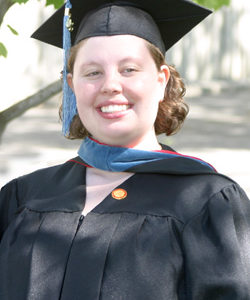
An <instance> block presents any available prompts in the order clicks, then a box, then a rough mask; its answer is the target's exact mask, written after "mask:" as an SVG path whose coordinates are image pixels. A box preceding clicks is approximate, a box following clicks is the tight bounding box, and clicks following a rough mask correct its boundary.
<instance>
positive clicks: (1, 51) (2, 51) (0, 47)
mask: <svg viewBox="0 0 250 300" xmlns="http://www.w3.org/2000/svg"><path fill="white" fill-rule="evenodd" d="M7 55H8V51H7V49H6V47H5V46H4V44H3V43H1V42H0V56H3V57H7Z"/></svg>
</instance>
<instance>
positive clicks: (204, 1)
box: [194, 0, 231, 10]
mask: <svg viewBox="0 0 250 300" xmlns="http://www.w3.org/2000/svg"><path fill="white" fill-rule="evenodd" d="M194 1H195V2H196V3H198V4H200V5H202V6H206V7H208V8H211V9H215V10H217V9H219V8H221V7H222V6H224V5H230V3H231V0H194Z"/></svg>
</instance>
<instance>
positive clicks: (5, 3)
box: [0, 0, 14, 26]
mask: <svg viewBox="0 0 250 300" xmlns="http://www.w3.org/2000/svg"><path fill="white" fill-rule="evenodd" d="M13 4H14V2H12V1H11V0H0V7H1V9H0V26H1V24H2V22H3V18H4V16H5V14H6V12H7V11H8V9H9V8H10V7H11V6H12V5H13Z"/></svg>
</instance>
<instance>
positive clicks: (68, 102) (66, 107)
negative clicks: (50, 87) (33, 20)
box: [62, 0, 77, 136]
mask: <svg viewBox="0 0 250 300" xmlns="http://www.w3.org/2000/svg"><path fill="white" fill-rule="evenodd" d="M71 8H72V5H71V3H70V0H67V1H66V3H65V15H64V19H63V50H64V58H63V60H64V67H63V109H62V120H63V126H62V132H63V134H64V135H65V136H68V135H69V130H70V124H71V122H72V119H73V117H74V116H75V115H76V114H77V107H76V97H75V94H74V93H73V91H72V89H71V88H70V86H69V85H68V82H67V62H68V58H69V52H70V48H71V34H70V32H71V31H72V30H73V23H72V20H71V15H70V9H71Z"/></svg>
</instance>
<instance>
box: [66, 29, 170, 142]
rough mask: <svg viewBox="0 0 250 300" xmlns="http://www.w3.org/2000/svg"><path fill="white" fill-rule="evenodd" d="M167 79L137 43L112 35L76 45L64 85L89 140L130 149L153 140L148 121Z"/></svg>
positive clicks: (152, 117) (151, 121)
mask: <svg viewBox="0 0 250 300" xmlns="http://www.w3.org/2000/svg"><path fill="white" fill-rule="evenodd" d="M168 76H169V71H168V68H167V66H162V67H161V70H160V71H158V70H157V67H156V65H155V62H154V60H153V58H152V56H151V54H150V52H149V50H148V48H147V46H146V42H145V41H144V40H143V39H141V38H139V37H136V36H132V35H116V36H104V37H91V38H89V39H87V40H85V41H84V42H82V45H81V47H80V48H79V50H78V52H77V55H76V59H75V63H74V69H73V74H69V75H68V82H69V85H70V86H71V88H72V89H73V91H74V93H75V95H76V100H77V108H78V113H79V116H80V119H81V121H82V123H83V125H84V126H85V128H86V129H87V130H88V132H90V133H91V135H92V136H93V138H95V139H97V140H98V141H100V142H102V143H106V144H109V145H120V146H126V147H136V146H138V145H139V144H143V143H144V144H145V142H147V143H151V144H152V142H154V140H155V133H154V122H155V119H156V116H157V111H158V104H159V101H161V100H162V99H163V96H164V91H165V87H166V84H167V80H168Z"/></svg>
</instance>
